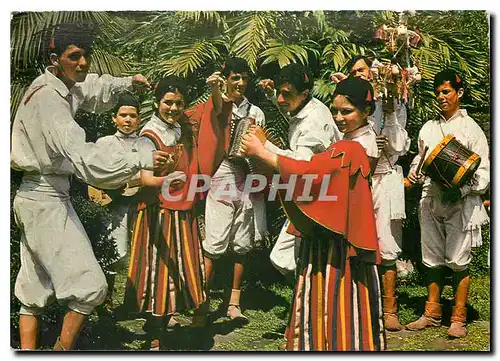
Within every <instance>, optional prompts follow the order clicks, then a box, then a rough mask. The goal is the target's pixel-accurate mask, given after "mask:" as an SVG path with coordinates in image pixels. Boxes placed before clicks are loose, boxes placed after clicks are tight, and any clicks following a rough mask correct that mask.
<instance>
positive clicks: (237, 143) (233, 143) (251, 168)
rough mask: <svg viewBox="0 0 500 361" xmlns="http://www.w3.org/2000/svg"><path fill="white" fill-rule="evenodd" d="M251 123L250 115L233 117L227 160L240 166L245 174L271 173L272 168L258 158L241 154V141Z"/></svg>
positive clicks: (253, 121) (253, 123)
mask: <svg viewBox="0 0 500 361" xmlns="http://www.w3.org/2000/svg"><path fill="white" fill-rule="evenodd" d="M251 125H255V119H254V118H251V117H244V118H239V119H233V121H232V122H231V129H230V137H229V150H228V152H227V155H228V160H229V161H230V162H231V163H232V164H234V165H237V166H239V167H241V168H242V169H243V170H244V171H245V173H247V174H263V175H269V174H273V169H272V168H271V167H269V166H268V165H267V164H265V163H264V162H263V161H261V160H260V159H258V158H255V157H246V156H244V155H243V154H241V149H240V148H241V142H242V140H243V137H244V136H245V134H247V133H248V131H249V129H250V126H251Z"/></svg>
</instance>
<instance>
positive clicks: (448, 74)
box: [434, 69, 465, 91]
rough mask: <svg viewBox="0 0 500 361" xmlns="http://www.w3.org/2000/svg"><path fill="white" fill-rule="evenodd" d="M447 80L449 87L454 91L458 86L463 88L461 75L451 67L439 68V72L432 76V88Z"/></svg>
mask: <svg viewBox="0 0 500 361" xmlns="http://www.w3.org/2000/svg"><path fill="white" fill-rule="evenodd" d="M447 81H449V82H450V85H451V87H452V88H453V89H455V90H456V91H458V89H460V88H463V89H464V90H465V85H464V82H463V80H462V77H461V76H459V75H458V74H457V72H456V71H455V70H452V69H445V70H441V71H440V72H439V73H437V74H436V76H435V77H434V90H435V89H436V88H437V87H438V86H440V85H443V84H444V83H445V82H447Z"/></svg>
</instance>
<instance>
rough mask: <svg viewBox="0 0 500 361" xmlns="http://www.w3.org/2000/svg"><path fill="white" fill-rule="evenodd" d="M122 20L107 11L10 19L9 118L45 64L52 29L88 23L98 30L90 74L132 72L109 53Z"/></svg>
mask: <svg viewBox="0 0 500 361" xmlns="http://www.w3.org/2000/svg"><path fill="white" fill-rule="evenodd" d="M124 20H127V19H126V18H125V19H122V18H119V17H117V16H116V15H112V14H110V13H106V12H93V11H85V12H84V11H68V12H22V13H15V14H13V16H12V20H11V38H10V44H11V78H12V82H11V119H12V118H13V115H14V114H15V112H16V110H17V106H18V104H19V102H20V100H21V98H22V96H23V94H24V92H25V91H26V89H27V87H28V86H29V84H30V82H31V81H32V80H33V79H34V78H35V77H36V76H37V75H39V74H40V73H41V72H43V69H44V68H45V66H46V65H47V62H46V59H45V57H44V51H45V47H46V45H47V44H48V39H49V36H50V32H51V31H52V29H53V28H54V27H55V26H56V25H57V24H60V23H69V22H76V23H87V24H91V25H93V26H95V27H96V28H97V29H98V30H99V35H100V36H99V37H98V38H97V41H96V44H95V46H94V51H93V54H92V58H93V61H92V63H91V67H90V71H91V72H95V73H99V74H102V73H107V74H111V75H123V74H124V73H125V72H127V71H128V70H130V69H131V65H130V64H129V63H128V62H125V61H124V60H122V59H120V58H118V57H117V56H116V55H114V52H113V51H112V49H113V47H114V44H113V40H114V39H115V38H117V37H118V36H120V35H121V34H123V32H124V25H123V24H124Z"/></svg>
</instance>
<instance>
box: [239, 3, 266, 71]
mask: <svg viewBox="0 0 500 361" xmlns="http://www.w3.org/2000/svg"><path fill="white" fill-rule="evenodd" d="M273 23H274V18H273V17H272V16H270V14H269V13H268V12H260V13H257V12H254V13H250V14H248V15H244V16H242V17H241V19H240V20H239V21H238V22H237V23H236V25H234V26H233V27H232V28H231V29H229V31H230V32H231V33H233V32H235V35H234V38H233V42H232V44H231V48H230V49H231V53H233V54H234V55H235V56H239V57H241V58H243V59H245V60H246V61H247V62H248V65H249V66H250V68H251V69H252V71H254V72H255V70H256V69H257V59H258V58H259V54H260V53H261V51H262V50H263V49H265V47H266V40H267V35H268V28H267V25H268V24H269V25H270V26H272V24H273Z"/></svg>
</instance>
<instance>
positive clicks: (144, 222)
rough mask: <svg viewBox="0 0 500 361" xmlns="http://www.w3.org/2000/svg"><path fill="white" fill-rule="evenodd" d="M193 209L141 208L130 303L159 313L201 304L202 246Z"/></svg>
mask: <svg viewBox="0 0 500 361" xmlns="http://www.w3.org/2000/svg"><path fill="white" fill-rule="evenodd" d="M198 234H199V230H198V224H197V221H196V217H194V216H193V214H192V211H173V210H168V209H161V208H160V207H159V206H158V205H157V204H153V205H149V206H148V207H146V208H145V209H142V210H139V212H138V214H137V218H136V220H135V227H134V232H133V236H132V244H131V251H130V264H129V272H128V279H127V286H126V290H125V302H124V305H125V307H126V308H127V309H128V310H129V311H131V312H151V313H152V314H153V315H155V316H164V315H170V314H172V313H174V312H178V311H182V310H186V309H195V308H198V307H199V306H200V305H201V304H202V303H203V302H204V301H205V299H206V295H205V292H204V286H205V274H204V266H203V256H202V249H201V244H200V240H199V236H198Z"/></svg>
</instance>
